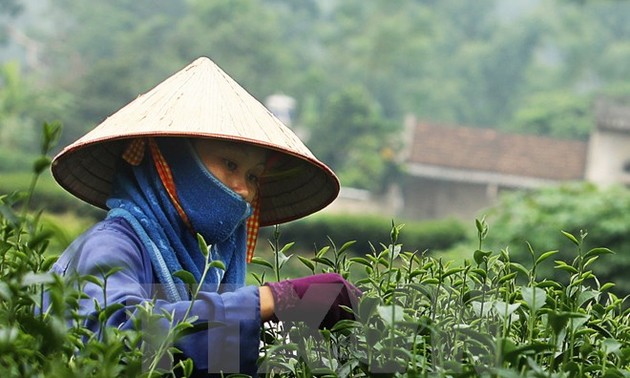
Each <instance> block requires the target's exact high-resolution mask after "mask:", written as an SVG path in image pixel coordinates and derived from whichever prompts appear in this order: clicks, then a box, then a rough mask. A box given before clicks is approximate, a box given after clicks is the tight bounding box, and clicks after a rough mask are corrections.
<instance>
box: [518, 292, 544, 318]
mask: <svg viewBox="0 0 630 378" xmlns="http://www.w3.org/2000/svg"><path fill="white" fill-rule="evenodd" d="M521 296H522V297H523V301H524V302H525V303H526V304H527V307H529V308H530V311H531V312H532V314H533V313H535V312H536V311H538V310H540V309H541V308H542V307H543V306H544V305H545V301H546V300H547V293H545V291H544V290H543V289H541V288H538V287H524V288H522V289H521Z"/></svg>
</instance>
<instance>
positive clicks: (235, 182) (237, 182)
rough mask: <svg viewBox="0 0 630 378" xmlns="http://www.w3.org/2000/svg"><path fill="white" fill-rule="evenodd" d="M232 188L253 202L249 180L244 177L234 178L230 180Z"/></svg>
mask: <svg viewBox="0 0 630 378" xmlns="http://www.w3.org/2000/svg"><path fill="white" fill-rule="evenodd" d="M230 189H232V190H233V191H234V192H235V193H236V194H238V195H239V196H241V197H242V198H243V199H244V200H246V201H248V202H251V197H252V190H251V188H250V187H249V186H248V185H247V180H246V179H245V178H244V177H234V178H232V180H231V182H230Z"/></svg>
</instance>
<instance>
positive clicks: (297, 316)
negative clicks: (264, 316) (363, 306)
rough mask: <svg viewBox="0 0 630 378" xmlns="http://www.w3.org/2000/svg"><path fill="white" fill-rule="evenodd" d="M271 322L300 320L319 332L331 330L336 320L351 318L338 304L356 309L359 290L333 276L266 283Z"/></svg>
mask: <svg viewBox="0 0 630 378" xmlns="http://www.w3.org/2000/svg"><path fill="white" fill-rule="evenodd" d="M266 285H267V286H269V288H270V289H271V292H272V294H273V299H274V306H275V318H276V319H275V320H279V321H304V322H306V323H307V324H308V325H310V326H312V327H313V326H317V325H319V328H320V329H323V328H328V329H330V328H332V326H334V325H335V324H336V323H337V322H338V321H339V320H342V319H354V315H353V314H352V313H350V312H348V311H346V310H345V309H343V308H341V307H339V306H340V305H343V306H348V307H350V308H356V305H357V303H358V298H359V296H361V294H362V293H361V291H360V290H359V289H357V288H356V287H355V286H354V285H352V284H351V283H349V282H348V281H346V280H344V279H343V277H341V275H339V274H337V273H321V274H316V275H314V276H309V277H304V278H296V279H291V280H284V281H280V282H269V283H267V284H266Z"/></svg>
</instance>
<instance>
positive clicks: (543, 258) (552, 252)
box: [534, 250, 558, 265]
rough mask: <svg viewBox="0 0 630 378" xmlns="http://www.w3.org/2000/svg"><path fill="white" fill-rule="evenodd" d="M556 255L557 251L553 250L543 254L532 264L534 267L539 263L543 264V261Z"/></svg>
mask: <svg viewBox="0 0 630 378" xmlns="http://www.w3.org/2000/svg"><path fill="white" fill-rule="evenodd" d="M556 253H558V251H557V250H555V251H548V252H545V253H543V254H542V255H540V257H538V258H537V259H536V262H535V263H534V265H538V264H540V263H541V262H543V261H545V260H547V259H548V258H550V257H551V256H553V255H555V254H556Z"/></svg>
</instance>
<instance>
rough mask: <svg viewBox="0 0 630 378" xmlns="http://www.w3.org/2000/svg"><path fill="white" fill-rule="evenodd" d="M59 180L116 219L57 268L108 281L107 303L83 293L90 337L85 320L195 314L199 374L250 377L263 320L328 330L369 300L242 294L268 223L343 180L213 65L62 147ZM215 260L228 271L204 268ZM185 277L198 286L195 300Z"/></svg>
mask: <svg viewBox="0 0 630 378" xmlns="http://www.w3.org/2000/svg"><path fill="white" fill-rule="evenodd" d="M52 172H53V175H54V177H55V179H56V180H57V181H58V182H59V183H60V185H62V186H63V187H64V188H65V189H67V190H68V191H69V192H70V193H72V194H74V195H75V196H77V197H79V198H81V199H83V200H85V201H87V202H89V203H91V204H93V205H95V206H98V207H101V208H104V209H107V210H108V213H107V217H106V219H104V220H103V221H101V222H99V223H97V224H96V225H95V226H94V227H92V228H91V229H90V230H88V231H86V233H84V234H83V235H81V236H80V237H79V238H78V239H77V240H75V241H74V242H73V243H72V245H71V246H70V247H69V248H68V249H67V250H66V251H65V252H64V253H63V254H62V256H61V257H60V258H59V260H58V261H57V262H56V264H55V266H54V268H53V271H55V272H57V273H59V274H63V275H76V274H78V275H86V274H90V275H96V276H100V277H103V278H105V277H107V290H106V292H105V293H103V289H102V287H100V286H99V285H96V284H94V283H88V284H87V285H86V287H85V289H84V290H85V292H86V294H87V296H88V297H89V299H86V300H84V301H83V302H82V304H81V312H82V314H83V315H86V316H87V319H88V321H87V325H88V326H89V327H91V328H92V329H94V330H96V329H98V328H99V323H98V319H96V318H95V317H90V314H94V313H95V312H96V310H97V309H98V308H99V307H100V308H102V307H103V306H105V305H110V304H113V303H119V304H122V305H123V307H122V308H121V309H120V310H119V311H117V312H116V313H115V314H114V315H113V316H111V317H110V318H109V319H108V323H107V325H108V326H114V327H120V328H125V327H130V326H131V324H132V321H133V316H131V317H130V316H129V314H134V312H135V311H136V308H137V307H136V306H137V305H139V304H140V305H141V304H143V303H145V302H148V301H151V302H152V303H154V306H155V308H154V312H160V311H167V312H168V313H172V314H174V318H175V321H180V320H182V319H183V317H184V316H185V315H186V314H188V315H189V316H195V317H197V318H198V320H197V322H196V323H197V324H200V323H206V324H209V325H212V326H208V327H207V329H205V330H202V331H199V332H196V333H194V334H192V335H190V336H187V337H185V338H184V339H182V340H181V341H180V342H178V343H177V347H178V348H179V349H180V350H181V351H182V353H183V355H184V357H190V358H192V360H193V362H194V364H195V368H196V369H197V370H198V371H203V372H210V373H231V372H241V373H246V374H250V375H255V374H256V370H257V366H256V360H257V358H258V348H259V337H260V327H261V324H262V323H263V322H265V321H267V320H272V319H273V320H285V319H286V320H304V321H306V322H307V323H309V324H312V325H313V326H319V327H331V326H332V325H334V323H335V322H336V321H338V320H339V319H343V318H351V317H352V314H350V313H348V312H347V311H344V310H343V309H342V307H341V306H353V305H355V304H356V300H357V296H358V295H359V294H360V293H359V291H358V290H357V289H356V288H355V287H354V286H352V285H351V284H349V283H348V282H346V281H345V280H343V279H342V278H341V277H340V276H339V275H334V274H320V275H314V276H311V277H306V278H298V279H293V280H285V281H281V282H274V283H269V284H267V285H265V286H262V287H256V286H245V272H246V262H248V261H249V260H251V257H252V254H253V251H254V247H255V242H256V236H257V234H258V228H259V226H266V225H273V224H278V223H282V222H287V221H290V220H294V219H298V218H300V217H303V216H306V215H308V214H311V213H313V212H315V211H318V210H320V209H321V208H323V207H325V206H326V205H328V204H329V203H330V202H332V200H334V198H335V197H336V196H337V194H338V191H339V182H338V180H337V178H336V176H335V175H334V173H333V172H332V171H331V170H330V169H329V168H328V167H326V166H325V165H324V164H323V163H321V162H319V161H318V160H317V159H316V158H315V157H314V156H313V155H312V154H311V152H310V151H309V150H308V149H307V148H306V147H305V146H304V145H303V144H302V142H301V141H300V140H299V139H298V138H297V136H295V134H293V132H292V131H291V130H289V129H288V128H286V127H285V126H284V125H282V123H281V122H280V121H278V120H277V118H276V117H274V116H273V115H272V114H271V113H270V112H269V111H267V109H265V108H264V106H262V105H261V104H260V103H259V102H258V101H256V100H255V99H254V98H253V97H252V96H251V95H249V94H248V93H247V92H246V91H245V90H244V89H243V88H241V87H240V86H239V85H238V84H237V83H236V82H234V81H233V80H232V79H231V78H230V77H229V76H228V75H226V74H225V72H223V71H222V70H221V69H220V68H219V67H217V66H216V65H215V64H214V63H212V61H210V60H209V59H207V58H199V59H197V60H196V61H194V62H193V63H192V64H190V65H189V66H187V67H186V68H184V69H183V70H181V71H179V72H178V73H176V74H175V75H173V76H171V77H170V78H168V79H167V80H165V81H164V82H162V83H161V84H159V85H158V86H156V87H155V88H154V89H152V90H151V91H149V92H147V93H146V94H144V95H143V96H140V97H138V98H137V99H136V100H134V101H132V102H131V103H129V104H128V105H127V106H125V107H123V108H122V109H121V110H119V111H118V112H117V113H115V114H114V115H112V116H111V117H109V118H108V119H106V120H105V121H104V122H103V123H101V124H100V125H99V126H97V127H96V128H95V129H94V130H92V131H90V132H89V133H88V134H86V135H85V136H83V137H82V138H80V139H79V140H78V141H76V142H74V143H73V144H71V145H70V146H68V147H66V148H65V149H64V150H63V151H62V152H61V153H60V154H59V155H57V156H56V157H55V159H54V160H53V165H52ZM198 236H201V237H202V238H203V240H204V242H205V243H206V244H207V245H208V246H209V247H208V250H207V251H202V250H200V247H199V245H200V243H199V240H198ZM202 245H203V243H202ZM208 259H209V260H212V261H219V262H220V264H219V266H213V267H212V268H210V269H209V270H207V271H206V270H205V267H206V266H207V262H208ZM183 270H184V271H187V272H189V273H190V274H191V275H192V277H193V278H194V280H195V282H196V283H199V284H200V288H201V290H200V291H199V293H198V294H197V296H196V298H194V300H192V299H193V298H192V294H191V289H194V288H190V287H188V286H187V285H186V284H185V282H184V281H182V279H181V277H182V274H181V271H183ZM189 308H190V309H191V310H190V312H189V313H188V311H189ZM165 331H166V329H163V330H162V332H165ZM153 336H155V335H153Z"/></svg>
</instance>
